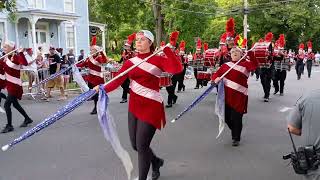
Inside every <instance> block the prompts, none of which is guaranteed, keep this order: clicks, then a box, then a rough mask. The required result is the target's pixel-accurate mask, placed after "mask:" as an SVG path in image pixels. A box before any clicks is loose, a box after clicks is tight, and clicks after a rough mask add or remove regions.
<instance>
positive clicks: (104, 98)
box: [97, 85, 133, 180]
mask: <svg viewBox="0 0 320 180" xmlns="http://www.w3.org/2000/svg"><path fill="white" fill-rule="evenodd" d="M108 103H109V98H108V95H107V93H106V92H105V90H104V88H103V85H100V90H99V102H98V104H97V105H98V108H97V111H98V118H99V122H100V126H101V128H102V130H103V134H104V137H105V138H106V139H107V141H109V142H110V144H111V146H112V148H113V150H114V152H115V153H116V154H117V156H118V157H119V158H120V160H121V162H122V164H123V166H124V168H125V170H126V173H127V177H128V180H130V179H131V173H132V170H133V165H132V161H131V158H130V155H129V153H128V152H127V151H126V150H125V149H124V148H123V147H122V145H121V143H120V140H119V137H118V133H117V128H116V124H115V123H114V120H113V118H112V116H111V115H110V112H109V109H108Z"/></svg>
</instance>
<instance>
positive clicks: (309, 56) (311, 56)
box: [307, 41, 316, 78]
mask: <svg viewBox="0 0 320 180" xmlns="http://www.w3.org/2000/svg"><path fill="white" fill-rule="evenodd" d="M315 59H316V57H315V55H314V53H313V52H312V42H311V41H308V54H307V70H308V78H311V69H312V64H313V62H314V61H315Z"/></svg>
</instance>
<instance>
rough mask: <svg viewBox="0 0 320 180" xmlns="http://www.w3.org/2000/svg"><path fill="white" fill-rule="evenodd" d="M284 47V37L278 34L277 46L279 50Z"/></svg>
mask: <svg viewBox="0 0 320 180" xmlns="http://www.w3.org/2000/svg"><path fill="white" fill-rule="evenodd" d="M285 45H286V39H285V37H284V34H280V36H279V39H278V46H279V48H282V49H283V48H284V46H285Z"/></svg>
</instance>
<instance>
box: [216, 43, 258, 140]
mask: <svg viewBox="0 0 320 180" xmlns="http://www.w3.org/2000/svg"><path fill="white" fill-rule="evenodd" d="M230 52H231V58H232V61H231V62H227V63H224V64H223V65H222V66H221V67H220V68H219V69H218V71H217V72H216V73H214V74H213V76H212V81H214V82H215V83H216V84H217V83H218V82H219V81H220V80H222V81H223V82H224V87H225V122H226V123H227V125H228V127H229V128H230V129H231V134H232V140H233V142H232V145H233V146H238V145H239V143H240V139H241V131H242V117H243V114H245V113H247V106H248V78H249V74H250V71H253V70H255V69H256V68H257V67H258V62H257V61H256V60H255V58H249V59H250V61H249V60H246V59H244V60H242V61H241V62H240V63H239V64H238V65H236V66H235V68H233V69H231V71H230V72H229V73H228V74H227V75H226V76H225V77H224V78H223V79H221V78H220V77H221V76H222V75H223V74H224V73H225V72H226V71H228V70H229V69H230V68H231V67H232V66H233V65H234V63H236V62H237V61H239V60H240V59H241V57H242V54H243V52H242V50H241V49H240V48H238V47H233V48H232V49H231V51H230Z"/></svg>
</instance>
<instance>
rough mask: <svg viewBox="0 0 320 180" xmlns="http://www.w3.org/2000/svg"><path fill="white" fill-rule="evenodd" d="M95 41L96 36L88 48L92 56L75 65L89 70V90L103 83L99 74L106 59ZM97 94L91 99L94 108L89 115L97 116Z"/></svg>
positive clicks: (101, 75)
mask: <svg viewBox="0 0 320 180" xmlns="http://www.w3.org/2000/svg"><path fill="white" fill-rule="evenodd" d="M96 43H97V40H96V36H93V37H92V42H91V47H90V54H91V55H93V56H89V57H88V58H87V59H86V60H85V61H83V62H82V63H79V64H77V67H88V68H89V76H88V86H89V88H93V87H95V86H97V85H99V84H103V83H104V76H103V74H102V73H101V70H102V64H104V63H106V62H107V57H106V56H105V55H104V53H103V52H99V53H98V50H99V49H100V47H99V46H97V45H96ZM98 98H99V96H98V94H96V95H95V96H93V97H92V99H93V101H94V107H93V110H92V111H91V113H90V114H91V115H94V114H97V102H98Z"/></svg>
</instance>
